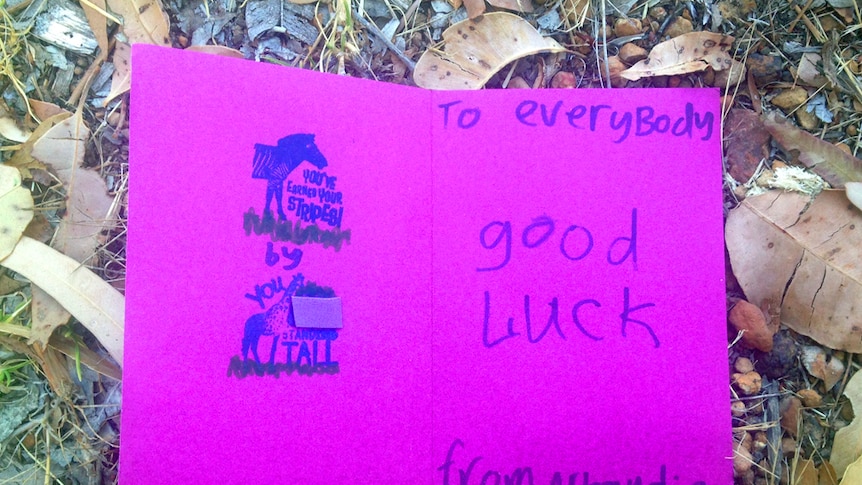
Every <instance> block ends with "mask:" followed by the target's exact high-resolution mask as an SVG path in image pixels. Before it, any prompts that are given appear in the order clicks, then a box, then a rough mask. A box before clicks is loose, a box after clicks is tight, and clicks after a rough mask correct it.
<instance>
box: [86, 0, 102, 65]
mask: <svg viewBox="0 0 862 485" xmlns="http://www.w3.org/2000/svg"><path fill="white" fill-rule="evenodd" d="M81 7H83V8H84V15H86V16H87V23H88V24H90V30H92V31H93V36H94V37H95V38H96V43H97V44H99V49H101V50H102V52H108V19H107V18H106V17H105V15H104V13H103V12H105V0H81ZM94 7H95V8H94ZM99 10H101V11H99Z"/></svg>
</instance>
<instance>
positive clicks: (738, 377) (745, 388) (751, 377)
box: [733, 371, 763, 396]
mask: <svg viewBox="0 0 862 485" xmlns="http://www.w3.org/2000/svg"><path fill="white" fill-rule="evenodd" d="M733 383H734V384H736V387H737V388H738V389H739V392H741V393H743V394H745V395H746V396H751V395H753V394H757V393H758V392H760V387H761V386H762V385H763V378H761V377H760V374H758V373H757V372H754V371H751V372H746V373H744V374H743V373H736V374H733Z"/></svg>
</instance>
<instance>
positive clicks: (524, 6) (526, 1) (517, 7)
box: [488, 0, 533, 12]
mask: <svg viewBox="0 0 862 485" xmlns="http://www.w3.org/2000/svg"><path fill="white" fill-rule="evenodd" d="M488 3H490V4H491V5H493V6H495V7H497V8H504V9H506V10H511V11H513V12H532V11H533V3H532V2H531V1H530V0H488Z"/></svg>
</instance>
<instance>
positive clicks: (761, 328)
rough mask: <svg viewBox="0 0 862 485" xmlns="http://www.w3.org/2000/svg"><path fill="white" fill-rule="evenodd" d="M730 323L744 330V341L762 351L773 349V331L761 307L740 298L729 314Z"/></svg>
mask: <svg viewBox="0 0 862 485" xmlns="http://www.w3.org/2000/svg"><path fill="white" fill-rule="evenodd" d="M728 320H730V323H731V324H732V325H733V326H734V327H735V328H736V329H737V330H739V331H742V332H743V334H742V342H743V343H744V344H745V345H747V346H748V347H753V348H755V349H757V350H760V351H762V352H770V351H772V331H771V330H770V329H769V327H768V326H767V325H766V317H764V316H763V312H762V311H760V308H758V307H756V306H755V305H752V304H751V303H749V302H747V301H745V300H739V301H738V302H737V303H736V305H734V306H733V308H731V309H730V314H729V315H728Z"/></svg>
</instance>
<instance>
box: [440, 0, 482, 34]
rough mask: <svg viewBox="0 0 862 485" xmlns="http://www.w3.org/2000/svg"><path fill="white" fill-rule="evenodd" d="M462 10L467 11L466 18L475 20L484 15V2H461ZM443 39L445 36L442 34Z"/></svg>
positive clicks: (468, 0)
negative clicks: (462, 4)
mask: <svg viewBox="0 0 862 485" xmlns="http://www.w3.org/2000/svg"><path fill="white" fill-rule="evenodd" d="M463 2H464V8H465V9H467V18H470V19H475V18H476V17H478V16H480V15H482V14H483V13H485V0H463ZM443 35H444V38H445V35H446V34H443Z"/></svg>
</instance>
